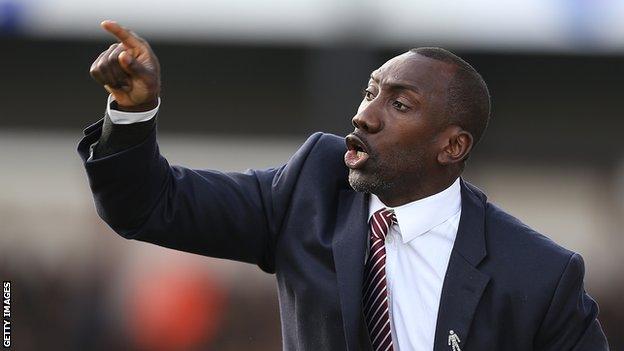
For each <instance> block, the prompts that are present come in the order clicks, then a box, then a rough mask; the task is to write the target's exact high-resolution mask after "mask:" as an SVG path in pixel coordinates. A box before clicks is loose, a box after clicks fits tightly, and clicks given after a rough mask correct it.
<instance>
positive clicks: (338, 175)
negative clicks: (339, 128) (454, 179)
mask: <svg viewBox="0 0 624 351" xmlns="http://www.w3.org/2000/svg"><path fill="white" fill-rule="evenodd" d="M123 128H124V127H118V129H123ZM126 128H130V127H126ZM106 133H108V134H110V131H109V132H106ZM114 133H123V132H119V131H117V132H114ZM84 134H85V136H84V138H83V139H82V140H81V141H80V143H79V145H78V152H79V154H80V156H81V158H82V160H83V161H84V166H85V168H86V172H87V175H88V179H89V183H90V187H91V190H92V192H93V197H94V200H95V206H96V210H97V212H98V214H99V216H100V217H101V218H102V219H103V220H104V221H106V223H108V225H110V227H111V228H112V229H113V230H115V231H116V232H117V233H119V234H120V235H121V236H123V237H125V238H128V239H136V240H142V241H146V242H150V243H154V244H157V245H162V246H165V247H169V248H173V249H177V250H183V251H188V252H193V253H197V254H201V255H206V256H212V257H221V258H227V259H232V260H238V261H243V262H249V263H253V264H256V265H258V266H259V267H260V268H261V269H262V270H264V271H266V272H269V273H274V274H275V276H276V278H277V284H278V290H279V303H280V314H281V324H282V337H283V347H284V349H286V350H369V349H370V348H371V346H370V340H369V336H368V333H367V330H366V327H365V325H364V323H363V318H362V311H361V286H362V274H363V268H364V255H365V250H366V243H367V236H368V226H367V217H368V203H367V202H368V196H367V195H366V194H363V193H359V192H355V191H354V190H353V189H351V187H350V186H349V183H348V181H347V175H348V170H347V168H346V166H345V165H344V162H343V155H344V152H345V143H344V140H343V138H341V137H337V136H334V135H329V134H323V133H316V134H313V135H312V136H310V137H309V138H308V140H307V141H306V142H305V143H304V144H303V145H302V146H301V148H300V149H299V150H298V151H297V152H296V153H295V154H294V155H293V156H292V157H291V158H290V160H288V162H287V163H286V164H284V165H283V166H281V167H279V168H273V169H267V170H249V171H247V172H245V173H223V172H218V171H212V170H197V169H189V168H184V167H179V166H170V165H169V163H168V162H167V161H166V159H165V158H163V157H162V156H161V154H160V153H159V149H158V145H157V142H156V127H155V126H153V127H152V128H151V130H149V132H148V133H147V137H146V138H143V139H142V140H137V141H136V142H135V143H134V144H133V145H132V146H129V147H127V148H125V149H123V150H121V151H119V152H114V153H111V154H108V155H99V156H98V157H95V158H94V159H91V160H88V157H89V147H90V146H91V145H92V144H94V143H96V142H97V141H98V140H100V142H102V140H101V139H100V136H101V134H102V121H101V120H100V121H99V122H97V123H95V124H93V125H91V126H89V127H88V128H87V129H86V130H85V131H84ZM461 196H462V212H461V219H460V223H459V229H458V233H457V238H456V241H455V244H454V246H453V250H452V253H451V257H450V261H449V265H448V269H447V272H446V277H445V280H444V284H443V288H442V296H441V299H440V306H439V312H438V318H437V325H436V334H435V346H434V350H435V351H443V350H451V347H450V346H449V344H448V336H449V331H450V330H453V331H454V332H455V333H456V334H457V335H458V336H459V338H460V340H461V342H460V347H461V350H463V351H470V350H557V351H561V350H606V349H608V346H607V343H606V339H605V336H604V334H603V332H602V330H601V327H600V324H599V322H598V320H597V314H598V307H597V305H596V303H595V302H594V301H593V300H592V299H591V298H590V297H589V296H588V295H587V294H586V293H585V291H584V289H583V276H584V266H583V260H582V259H581V257H580V256H579V255H578V254H575V253H573V252H570V251H568V250H566V249H564V248H562V247H560V246H558V245H556V244H555V243H553V242H552V241H551V240H549V239H548V238H546V237H544V236H542V235H540V234H538V233H536V232H535V231H533V230H532V229H530V228H529V227H527V226H526V225H524V224H522V223H521V222H520V221H518V220H517V219H516V218H514V217H512V216H510V215H508V214H507V213H505V212H503V211H502V210H501V209H499V208H498V207H496V206H494V205H492V204H491V203H489V202H487V199H486V196H485V195H484V194H483V193H482V192H481V191H479V190H478V189H477V188H475V187H474V186H472V185H470V184H468V183H467V182H465V181H462V182H461Z"/></svg>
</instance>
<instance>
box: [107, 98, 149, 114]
mask: <svg viewBox="0 0 624 351" xmlns="http://www.w3.org/2000/svg"><path fill="white" fill-rule="evenodd" d="M110 107H111V109H113V110H118V111H122V112H147V111H151V110H153V109H155V108H156V107H158V97H155V98H154V99H152V100H149V101H147V102H144V103H141V104H137V105H131V106H124V105H121V104H119V103H118V102H117V101H115V100H113V101H111V105H110Z"/></svg>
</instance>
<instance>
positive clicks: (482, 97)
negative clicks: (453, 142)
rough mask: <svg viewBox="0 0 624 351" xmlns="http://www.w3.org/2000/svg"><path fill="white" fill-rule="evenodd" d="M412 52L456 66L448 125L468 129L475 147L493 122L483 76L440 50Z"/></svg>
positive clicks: (415, 49)
mask: <svg viewBox="0 0 624 351" xmlns="http://www.w3.org/2000/svg"><path fill="white" fill-rule="evenodd" d="M410 52H412V53H415V54H418V55H422V56H425V57H428V58H431V59H434V60H438V61H442V62H445V63H448V64H451V65H453V66H455V67H456V68H457V69H456V71H455V73H454V75H453V78H452V79H451V81H450V82H449V86H448V91H447V103H446V108H445V112H446V115H447V117H448V119H449V123H451V124H457V125H459V126H460V127H462V128H463V129H465V130H467V131H468V132H469V133H470V134H472V137H473V139H474V145H476V144H477V143H478V142H479V140H481V136H482V135H483V132H485V129H486V128H487V125H488V122H489V120H490V108H491V103H490V92H489V90H488V87H487V84H485V81H484V80H483V77H481V75H480V74H479V72H477V70H475V69H474V67H472V66H471V65H470V64H469V63H468V62H466V61H464V60H463V59H462V58H461V57H459V56H457V55H455V54H454V53H452V52H450V51H448V50H446V49H442V48H438V47H421V48H414V49H411V50H410Z"/></svg>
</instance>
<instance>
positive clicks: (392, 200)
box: [375, 176, 458, 207]
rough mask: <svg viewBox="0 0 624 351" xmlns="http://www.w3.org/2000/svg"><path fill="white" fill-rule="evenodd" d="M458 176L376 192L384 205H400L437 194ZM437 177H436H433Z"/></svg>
mask: <svg viewBox="0 0 624 351" xmlns="http://www.w3.org/2000/svg"><path fill="white" fill-rule="evenodd" d="M457 177H458V176H456V177H452V178H444V179H440V178H437V179H436V180H437V181H436V180H434V181H430V182H427V183H426V184H411V185H406V186H396V187H392V188H391V189H386V190H384V191H380V192H379V193H375V195H377V197H378V198H379V200H381V202H383V203H384V205H386V206H389V207H398V206H401V205H405V204H407V203H410V202H413V201H418V200H420V199H424V198H426V197H429V196H431V195H435V194H437V193H439V192H441V191H443V190H444V189H446V188H448V187H449V186H451V185H452V184H453V182H455V180H456V179H457ZM432 179H435V178H432Z"/></svg>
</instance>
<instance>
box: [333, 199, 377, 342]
mask: <svg viewBox="0 0 624 351" xmlns="http://www.w3.org/2000/svg"><path fill="white" fill-rule="evenodd" d="M366 199H367V196H366V195H365V194H363V193H359V192H355V191H353V190H350V189H345V190H342V191H341V192H340V195H339V199H338V214H337V216H338V217H337V218H338V220H337V221H336V227H335V232H334V237H333V242H332V246H333V255H334V264H335V267H336V276H337V285H338V294H339V298H340V307H341V310H342V320H343V326H344V330H345V334H346V335H345V337H346V339H347V347H348V349H349V350H361V348H362V347H364V345H361V342H360V341H358V340H361V339H362V338H363V335H361V333H362V329H366V328H362V323H363V320H362V308H361V300H362V279H363V278H362V276H363V273H364V255H365V252H366V238H367V235H368V226H367V225H366V222H367V217H368V201H366Z"/></svg>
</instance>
